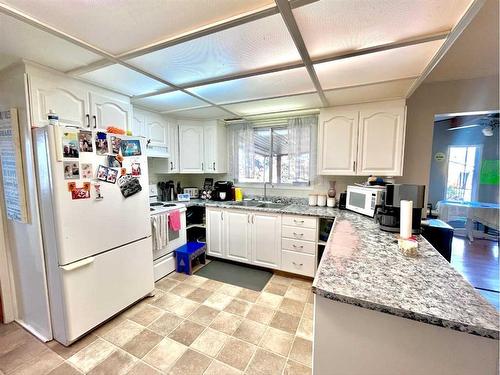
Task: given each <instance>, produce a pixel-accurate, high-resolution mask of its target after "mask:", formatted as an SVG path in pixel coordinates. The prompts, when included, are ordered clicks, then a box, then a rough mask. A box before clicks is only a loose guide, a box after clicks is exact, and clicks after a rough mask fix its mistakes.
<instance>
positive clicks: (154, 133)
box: [132, 108, 170, 173]
mask: <svg viewBox="0 0 500 375" xmlns="http://www.w3.org/2000/svg"><path fill="white" fill-rule="evenodd" d="M132 135H134V136H137V137H144V138H146V145H147V156H149V157H157V158H168V157H170V153H169V151H170V144H169V124H168V122H167V120H166V118H164V117H163V116H162V115H160V114H159V113H154V112H151V111H146V110H143V109H139V108H134V115H133V116H132ZM157 164H165V165H158V167H161V168H160V170H158V171H157V173H169V172H168V171H169V168H168V167H167V161H165V160H163V161H158V163H157Z"/></svg>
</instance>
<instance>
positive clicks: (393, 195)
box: [374, 184, 425, 234]
mask: <svg viewBox="0 0 500 375" xmlns="http://www.w3.org/2000/svg"><path fill="white" fill-rule="evenodd" d="M402 200H407V201H412V202H413V215H412V233H414V234H419V233H420V223H421V221H422V210H423V209H424V200H425V186H424V185H411V184H389V185H387V186H386V193H385V201H384V203H383V204H382V205H380V206H377V207H376V208H375V216H374V217H375V222H377V223H378V224H379V227H380V229H382V230H384V231H387V232H395V233H396V232H399V218H400V210H401V201H402Z"/></svg>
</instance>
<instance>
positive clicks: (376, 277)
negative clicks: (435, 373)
mask: <svg viewBox="0 0 500 375" xmlns="http://www.w3.org/2000/svg"><path fill="white" fill-rule="evenodd" d="M183 203H186V205H187V206H206V207H221V208H231V209H243V210H251V211H261V212H274V213H282V214H293V215H307V216H316V217H325V218H335V222H334V227H333V229H332V231H331V233H330V237H329V239H328V241H327V244H326V247H325V251H324V253H323V257H322V259H321V263H320V265H319V266H318V270H317V272H316V276H315V278H314V282H313V292H314V293H316V294H317V295H319V296H322V297H325V298H329V299H332V300H334V301H339V302H343V303H349V304H352V305H355V306H359V307H362V308H367V309H370V310H376V311H380V312H384V313H387V314H391V315H396V316H400V317H403V318H407V319H412V320H416V321H420V322H423V323H428V324H434V325H437V326H441V327H445V328H449V329H454V330H457V331H461V332H466V333H470V334H474V335H478V336H483V337H489V338H493V339H498V338H499V314H498V312H497V311H496V310H495V308H494V307H493V306H492V305H491V304H490V303H489V302H488V301H486V300H485V299H484V298H483V297H482V296H481V295H480V294H479V293H478V292H477V291H476V290H475V289H474V288H473V287H472V286H471V285H470V284H469V283H468V282H467V281H466V280H465V279H464V278H463V277H462V275H460V274H459V273H458V272H457V271H456V270H455V269H454V268H453V267H452V266H451V265H450V264H449V263H448V262H447V261H446V260H445V259H444V258H443V257H442V256H441V255H440V254H439V253H438V252H437V250H436V249H434V247H432V245H431V244H430V243H429V242H427V240H426V239H425V238H423V237H422V236H419V238H418V242H419V255H418V256H417V257H408V256H405V255H403V254H402V253H401V252H400V250H399V248H398V246H397V242H396V237H395V235H394V234H392V233H388V232H383V231H381V230H380V229H379V227H378V225H377V224H376V223H375V222H374V220H373V219H371V218H369V217H366V216H362V215H359V214H357V213H354V212H350V211H345V210H339V209H336V208H329V207H310V206H307V205H305V204H298V203H294V202H288V203H290V204H287V205H286V206H284V207H279V208H263V207H245V206H237V205H235V202H217V201H204V200H201V199H192V200H191V201H190V202H183Z"/></svg>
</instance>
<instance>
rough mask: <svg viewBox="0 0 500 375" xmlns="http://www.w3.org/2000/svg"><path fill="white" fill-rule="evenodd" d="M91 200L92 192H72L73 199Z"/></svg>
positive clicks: (79, 189)
mask: <svg viewBox="0 0 500 375" xmlns="http://www.w3.org/2000/svg"><path fill="white" fill-rule="evenodd" d="M88 198H90V191H85V189H84V188H82V187H81V188H74V189H73V191H72V192H71V199H88Z"/></svg>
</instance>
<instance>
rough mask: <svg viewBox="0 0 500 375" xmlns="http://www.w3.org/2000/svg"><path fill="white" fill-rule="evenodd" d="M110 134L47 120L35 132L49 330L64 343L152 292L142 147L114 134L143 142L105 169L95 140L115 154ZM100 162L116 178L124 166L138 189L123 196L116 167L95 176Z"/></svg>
mask: <svg viewBox="0 0 500 375" xmlns="http://www.w3.org/2000/svg"><path fill="white" fill-rule="evenodd" d="M75 132H76V133H77V136H76V145H75V134H74V133H75ZM112 136H115V135H111V134H108V135H106V134H105V133H103V132H99V133H98V132H97V131H96V130H94V131H90V132H89V131H83V132H82V130H78V129H75V128H63V127H55V126H50V125H49V126H46V127H43V128H35V129H33V143H34V145H35V150H34V153H35V160H36V171H37V181H38V194H39V199H38V201H39V206H40V215H41V222H42V236H43V246H44V255H45V263H46V273H47V275H46V277H47V284H48V291H49V296H48V298H49V304H50V316H51V325H52V334H53V337H54V339H56V340H57V341H59V342H60V343H62V344H64V345H69V344H71V343H72V342H74V341H75V340H77V339H78V338H79V337H81V336H82V335H84V334H85V333H87V332H88V331H90V330H92V329H93V328H95V327H96V326H98V325H100V324H101V323H103V322H104V321H106V320H107V319H109V318H110V317H112V316H113V315H115V314H117V313H118V312H120V311H121V310H123V309H124V308H126V307H127V306H129V305H131V304H133V303H134V302H136V301H137V300H139V299H141V298H142V297H144V296H145V295H147V294H149V293H150V292H152V290H153V289H154V282H153V258H152V250H151V249H152V244H151V226H150V218H149V199H148V175H147V173H148V172H147V170H148V168H147V157H146V149H145V146H146V145H145V144H144V140H143V139H141V138H134V137H126V136H121V135H116V137H118V138H120V139H121V141H122V142H124V141H126V143H125V145H126V146H128V145H132V146H135V147H138V146H139V145H140V154H141V155H138V153H139V152H137V150H135V151H134V155H133V156H125V157H123V160H122V166H121V167H119V166H118V165H117V167H116V168H109V167H108V166H109V165H110V164H109V160H108V155H99V154H98V153H97V144H96V137H99V138H100V147H99V151H100V152H101V153H102V152H103V144H104V143H103V142H102V140H103V139H102V138H103V137H106V140H107V142H108V147H109V152H110V153H112V151H113V150H112V145H111V137H112ZM89 139H91V145H92V147H89ZM114 141H115V142H114V145H115V146H116V144H117V143H118V142H117V140H116V139H114ZM129 141H134V142H129ZM84 143H85V144H84ZM82 145H83V146H84V148H83V149H85V150H86V152H82V151H81V150H82ZM75 147H76V152H75ZM90 149H91V151H90ZM115 151H116V149H115ZM127 153H128V151H127ZM127 153H126V154H127ZM76 154H78V155H76ZM89 165H90V167H89ZM99 166H103V167H108V169H107V170H106V169H104V168H102V170H101V171H108V172H109V170H110V169H112V170H114V171H116V172H117V176H118V177H119V176H120V173H121V172H122V168H125V170H124V171H125V172H127V174H130V176H129V179H130V180H133V178H137V180H138V182H139V184H140V185H141V186H142V191H139V192H137V193H135V194H133V195H131V196H129V197H127V198H125V197H124V195H123V194H122V193H121V190H120V187H119V186H118V181H116V182H114V183H112V182H113V180H114V177H113V176H114V175H115V172H113V171H111V172H109V173H108V175H109V182H106V181H102V180H98V179H97V173H98V169H99V168H100V167H99ZM132 168H134V173H133V174H134V176H133V178H132V176H131V175H132ZM138 170H139V171H138ZM138 173H140V174H138ZM103 176H105V174H104V173H101V175H100V177H101V178H103ZM133 182H135V183H137V181H133ZM89 183H90V184H89ZM96 187H97V190H99V191H97V190H96ZM137 190H138V189H137ZM99 193H100V194H99Z"/></svg>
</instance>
